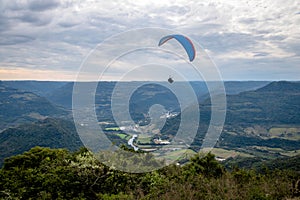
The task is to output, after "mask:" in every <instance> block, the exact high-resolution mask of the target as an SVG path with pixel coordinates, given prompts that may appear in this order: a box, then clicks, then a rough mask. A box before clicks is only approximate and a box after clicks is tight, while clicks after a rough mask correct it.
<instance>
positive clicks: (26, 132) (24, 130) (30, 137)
mask: <svg viewBox="0 0 300 200" xmlns="http://www.w3.org/2000/svg"><path fill="white" fill-rule="evenodd" d="M35 146H42V147H51V148H67V149H69V150H71V151H74V150H78V149H79V148H80V147H81V146H83V145H82V143H81V141H80V138H79V136H78V134H77V132H76V129H75V126H74V123H73V122H70V121H67V120H62V119H52V118H47V119H45V120H40V121H37V122H33V123H26V124H23V125H20V126H18V127H15V128H9V129H7V130H5V131H3V132H1V133H0V149H1V153H0V165H1V164H2V162H3V160H4V158H6V157H8V156H12V155H16V154H20V153H23V152H24V151H28V150H29V149H31V148H32V147H35Z"/></svg>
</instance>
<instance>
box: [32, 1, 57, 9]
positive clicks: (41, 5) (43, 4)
mask: <svg viewBox="0 0 300 200" xmlns="http://www.w3.org/2000/svg"><path fill="white" fill-rule="evenodd" d="M59 5H60V2H59V1H57V0H30V1H29V5H28V7H29V9H30V10H32V11H45V10H50V9H54V8H56V7H58V6H59Z"/></svg>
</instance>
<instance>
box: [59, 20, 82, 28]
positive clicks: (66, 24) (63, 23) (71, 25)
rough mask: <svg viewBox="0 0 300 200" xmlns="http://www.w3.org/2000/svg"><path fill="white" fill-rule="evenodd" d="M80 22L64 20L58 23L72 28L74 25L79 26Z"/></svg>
mask: <svg viewBox="0 0 300 200" xmlns="http://www.w3.org/2000/svg"><path fill="white" fill-rule="evenodd" d="M79 24H80V23H79V22H72V21H70V22H67V21H64V22H60V23H58V25H59V26H61V27H64V28H70V27H73V26H77V25H79Z"/></svg>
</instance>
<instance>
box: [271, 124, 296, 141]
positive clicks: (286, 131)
mask: <svg viewBox="0 0 300 200" xmlns="http://www.w3.org/2000/svg"><path fill="white" fill-rule="evenodd" d="M269 133H270V136H271V138H284V139H287V140H300V128H296V127H293V128H282V127H274V128H271V129H270V130H269Z"/></svg>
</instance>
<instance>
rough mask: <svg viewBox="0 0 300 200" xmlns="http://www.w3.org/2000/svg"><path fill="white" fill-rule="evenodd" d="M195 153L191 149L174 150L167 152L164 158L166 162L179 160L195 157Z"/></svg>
mask: <svg viewBox="0 0 300 200" xmlns="http://www.w3.org/2000/svg"><path fill="white" fill-rule="evenodd" d="M195 153H196V152H195V151H193V150H191V149H180V150H175V151H171V152H168V153H167V154H166V155H165V156H164V158H165V159H166V160H177V159H179V158H181V159H182V158H191V157H192V156H193V155H195Z"/></svg>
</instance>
